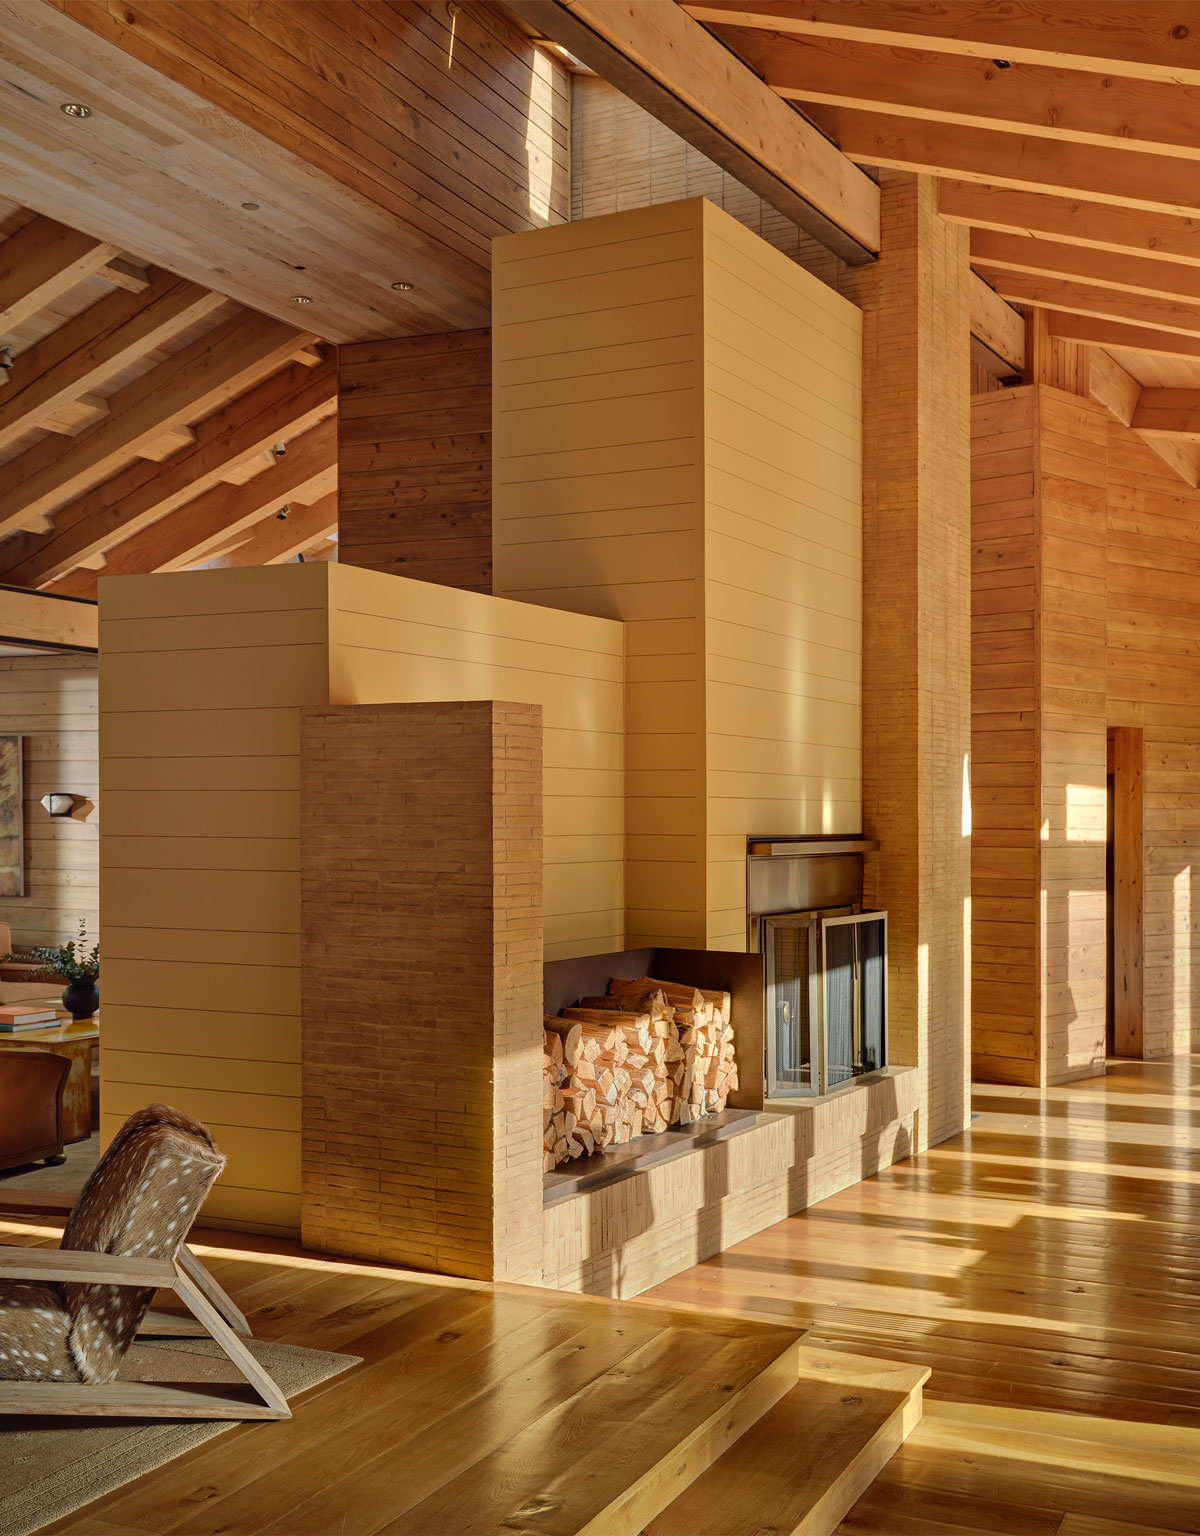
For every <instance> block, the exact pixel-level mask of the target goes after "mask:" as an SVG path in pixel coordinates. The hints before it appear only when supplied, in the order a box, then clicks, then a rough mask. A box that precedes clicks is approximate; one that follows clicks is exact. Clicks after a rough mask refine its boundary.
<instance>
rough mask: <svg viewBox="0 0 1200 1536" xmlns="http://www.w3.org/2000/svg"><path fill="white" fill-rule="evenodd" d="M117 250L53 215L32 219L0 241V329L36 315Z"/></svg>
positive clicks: (111, 257)
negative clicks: (70, 227) (57, 221)
mask: <svg viewBox="0 0 1200 1536" xmlns="http://www.w3.org/2000/svg"><path fill="white" fill-rule="evenodd" d="M119 254H120V247H119V246H116V245H108V244H106V243H105V242H104V241H103V240H97V239H95V238H94V237H93V236H92V235H83V234H80V232H79V231H78V230H77V229H68V228H67V226H66V225H65V224H59V223H56V222H55V220H54V219H46V218H36V219H34V220H33V221H32V223H30V224H26V225H25V227H24V228H23V229H19V230H18V231H17V232H16V234H15V235H10V236H9V237H8V239H7V240H5V241H4V243H3V244H2V245H0V332H3V331H11V330H12V329H13V327H14V326H17V325H20V324H21V322H22V321H23V320H28V319H29V317H30V315H36V314H37V312H38V310H39V309H45V307H46V305H47V304H53V303H54V301H55V299H57V298H59V297H61V295H62V294H64V293H66V292H67V290H68V289H70V288H74V286H75V284H76V283H81V282H82V281H83V279H84V278H85V277H91V276H92V274H93V273H95V272H98V271H99V270H100V269H101V267H104V266H107V265H108V263H109V262H110V261H112V260H113V258H114V257H115V256H117V255H119Z"/></svg>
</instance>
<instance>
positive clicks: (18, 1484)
mask: <svg viewBox="0 0 1200 1536" xmlns="http://www.w3.org/2000/svg"><path fill="white" fill-rule="evenodd" d="M248 1342H249V1347H250V1349H251V1351H252V1352H253V1354H254V1357H255V1359H256V1360H258V1361H259V1362H260V1363H261V1365H262V1366H263V1368H264V1369H265V1370H267V1371H268V1372H270V1374H271V1376H272V1377H274V1379H275V1381H276V1382H277V1383H278V1385H279V1389H280V1391H281V1392H283V1394H284V1396H285V1397H288V1398H292V1397H296V1396H297V1395H298V1394H299V1393H301V1392H306V1391H307V1390H308V1389H309V1387H315V1386H316V1385H317V1384H318V1383H319V1382H322V1381H327V1380H328V1379H329V1378H330V1377H331V1376H336V1375H337V1374H338V1373H339V1372H340V1371H345V1370H348V1369H349V1368H350V1366H352V1365H357V1364H359V1356H357V1355H336V1354H331V1353H328V1352H326V1351H325V1350H320V1349H300V1348H298V1347H297V1346H296V1345H293V1344H270V1343H265V1342H263V1341H261V1340H258V1339H255V1340H252V1341H248ZM121 1379H122V1380H126V1381H139V1380H140V1381H202V1382H206V1383H212V1384H214V1385H216V1384H219V1383H222V1382H233V1381H238V1380H240V1378H239V1376H238V1374H237V1372H236V1370H234V1368H233V1367H232V1366H231V1365H230V1363H229V1361H228V1360H227V1359H226V1358H225V1356H224V1355H223V1354H222V1353H221V1351H220V1349H219V1348H218V1347H217V1345H216V1344H214V1343H213V1342H212V1340H211V1339H170V1340H166V1339H154V1340H147V1341H146V1342H145V1343H139V1344H136V1345H134V1347H133V1348H132V1349H131V1350H130V1351H129V1354H128V1355H127V1356H126V1358H125V1364H124V1366H123V1368H122V1370H121ZM235 1428H237V1421H236V1420H231V1419H209V1420H202V1419H201V1420H196V1419H190V1420H177V1421H173V1420H171V1419H59V1418H43V1419H38V1418H15V1417H10V1416H0V1536H30V1533H31V1532H33V1531H37V1530H40V1529H41V1527H42V1526H45V1525H50V1524H51V1523H52V1522H53V1521H55V1520H61V1519H62V1518H63V1516H64V1515H69V1514H72V1513H73V1512H74V1511H75V1510H77V1509H80V1508H81V1507H82V1506H83V1505H84V1504H90V1503H91V1501H92V1500H93V1499H98V1498H100V1497H101V1495H102V1494H106V1493H112V1491H113V1490H114V1489H115V1488H120V1487H123V1486H124V1485H125V1484H126V1483H131V1482H132V1481H133V1480H134V1478H137V1477H141V1476H142V1475H143V1474H144V1473H146V1472H151V1471H153V1470H154V1468H155V1467H161V1466H162V1464H163V1462H165V1461H170V1460H171V1459H172V1458H173V1457H175V1456H182V1454H183V1453H184V1451H190V1450H191V1449H192V1448H193V1447H194V1446H197V1445H201V1444H203V1442H204V1441H205V1440H211V1439H212V1437H213V1436H214V1435H219V1434H221V1433H223V1432H224V1431H225V1430H228V1429H235ZM273 1428H274V1425H273V1424H272V1423H271V1422H269V1421H267V1422H259V1423H258V1424H257V1426H256V1430H255V1432H256V1433H258V1434H261V1435H262V1437H263V1453H264V1455H270V1446H271V1430H272V1429H273Z"/></svg>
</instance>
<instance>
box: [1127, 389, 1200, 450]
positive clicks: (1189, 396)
mask: <svg viewBox="0 0 1200 1536" xmlns="http://www.w3.org/2000/svg"><path fill="white" fill-rule="evenodd" d="M1130 425H1131V426H1132V427H1133V429H1134V431H1135V432H1142V433H1147V434H1149V433H1153V434H1155V435H1158V436H1163V437H1174V438H1182V439H1185V440H1186V441H1188V442H1191V443H1200V389H1148V388H1146V387H1145V386H1143V388H1142V390H1141V392H1140V394H1139V395H1138V401H1137V406H1136V408H1135V409H1134V413H1133V420H1132V422H1131V423H1130Z"/></svg>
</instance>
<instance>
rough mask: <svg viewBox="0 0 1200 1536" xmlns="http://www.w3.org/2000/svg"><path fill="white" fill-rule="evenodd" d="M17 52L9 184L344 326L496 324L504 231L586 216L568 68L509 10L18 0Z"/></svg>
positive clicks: (218, 286) (273, 307)
mask: <svg viewBox="0 0 1200 1536" xmlns="http://www.w3.org/2000/svg"><path fill="white" fill-rule="evenodd" d="M0 66H2V73H3V82H4V87H3V89H2V90H0V189H3V190H4V191H6V192H8V193H9V194H10V195H12V196H13V197H17V198H19V199H20V200H21V201H22V202H23V203H25V204H27V205H28V206H29V207H33V208H37V209H38V210H39V211H41V212H42V213H46V214H49V215H51V216H53V217H54V218H57V219H61V220H62V221H63V222H65V223H68V224H73V225H77V226H79V227H82V228H84V229H86V230H88V231H89V232H90V233H92V234H94V235H96V236H98V237H100V238H102V239H104V240H107V241H110V242H112V243H113V244H115V245H117V246H120V247H123V248H127V249H131V250H137V251H139V252H141V254H142V255H143V257H144V258H145V259H147V260H149V261H152V262H157V263H159V264H161V265H162V266H165V267H169V268H170V270H171V271H173V272H176V273H179V274H180V275H181V276H183V277H186V278H188V279H190V280H191V281H192V282H195V283H200V284H203V285H204V286H205V287H207V288H211V289H214V290H216V291H218V292H220V293H223V294H226V295H227V296H229V297H231V298H234V299H236V300H238V302H239V303H241V304H243V305H245V306H247V307H251V308H254V309H256V310H259V311H261V312H262V313H264V314H267V315H273V316H274V317H275V318H276V319H278V320H284V321H286V322H288V323H291V324H297V323H300V322H302V323H303V325H304V326H305V327H306V328H308V329H310V330H312V331H313V332H314V333H315V334H316V335H318V336H320V337H322V338H323V339H325V340H328V341H336V342H344V341H361V340H368V339H373V338H378V337H390V336H407V335H412V334H417V333H434V332H440V331H448V330H458V329H464V328H470V327H474V326H479V325H485V324H487V321H488V314H489V306H490V280H489V270H490V247H491V239H492V237H493V236H494V235H498V234H505V233H512V232H514V231H517V230H522V229H529V228H532V227H535V226H537V225H539V224H544V223H551V222H557V221H558V220H559V219H561V218H565V217H567V216H568V205H569V186H568V179H569V178H568V163H567V145H568V142H569V133H570V123H569V113H568V110H567V90H566V83H565V82H566V79H567V75H566V71H565V69H564V67H563V66H562V64H561V63H560V62H558V61H557V60H555V59H554V58H553V56H552V55H551V54H550V53H549V52H548V51H547V50H545V49H540V48H536V47H535V46H534V45H533V44H532V43H531V41H530V39H529V37H528V36H527V35H526V34H525V33H524V32H523V31H521V30H520V29H519V28H518V27H517V26H516V25H515V24H514V23H513V22H512V21H510V20H509V19H508V18H507V17H505V16H503V15H501V14H500V13H499V12H498V11H497V10H496V8H495V7H493V6H491V5H486V4H477V3H472V4H456V3H452V0H421V3H419V4H417V3H410V0H395V3H391V0H370V3H363V4H358V3H355V4H352V3H349V0H346V3H336V4H327V3H319V4H317V3H314V4H307V3H305V4H291V3H262V4H250V3H248V0H188V3H187V4H179V3H177V0H122V3H121V4H119V5H114V4H110V3H109V0H0ZM72 103H77V104H81V105H83V106H86V107H88V108H90V109H91V115H90V116H88V117H85V118H80V117H72V116H68V115H67V114H66V113H64V112H63V110H62V108H63V106H64V105H69V104H72ZM297 298H303V299H306V300H308V301H309V302H307V303H305V304H304V305H303V306H302V308H303V313H302V314H300V313H298V312H297V307H296V305H295V304H294V302H293V301H294V300H295V299H297Z"/></svg>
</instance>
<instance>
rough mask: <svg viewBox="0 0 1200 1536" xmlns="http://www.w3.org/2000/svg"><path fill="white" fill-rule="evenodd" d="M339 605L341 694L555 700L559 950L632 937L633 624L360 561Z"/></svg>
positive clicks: (335, 603) (552, 849)
mask: <svg viewBox="0 0 1200 1536" xmlns="http://www.w3.org/2000/svg"><path fill="white" fill-rule="evenodd" d="M329 604H330V634H331V651H330V694H329V701H330V703H333V704H386V703H394V702H400V701H414V702H436V701H437V700H440V699H507V700H510V701H512V702H514V703H518V704H540V705H541V706H542V709H543V720H544V749H543V750H544V769H543V772H544V784H545V806H544V814H545V824H544V833H545V842H544V864H545V896H544V906H545V940H546V958H547V959H548V960H561V959H566V958H568V957H569V956H572V955H592V954H605V953H607V952H609V951H610V950H618V949H624V948H625V913H624V889H623V879H624V858H625V798H624V796H625V776H624V730H625V725H626V722H625V718H624V690H623V672H624V656H623V644H622V640H623V637H622V632H621V627H620V625H618V624H614V623H612V622H611V621H609V620H605V619H599V618H591V617H588V616H585V615H582V614H575V613H563V612H561V611H559V610H558V609H556V608H538V607H534V606H532V605H530V604H527V603H514V602H504V601H502V600H500V599H498V598H490V597H486V596H483V595H481V594H479V593H475V592H456V591H449V590H447V589H445V588H442V587H437V586H434V585H432V584H430V583H428V582H422V581H403V580H399V579H397V578H395V577H388V576H384V575H381V574H380V573H378V572H376V571H367V570H362V569H360V568H358V567H355V566H349V565H338V566H335V567H332V568H331V571H330V585H329Z"/></svg>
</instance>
